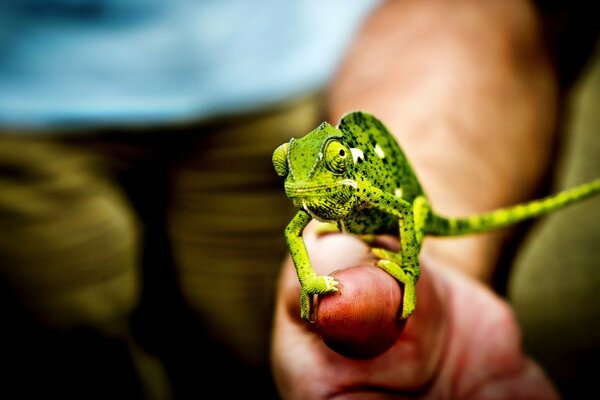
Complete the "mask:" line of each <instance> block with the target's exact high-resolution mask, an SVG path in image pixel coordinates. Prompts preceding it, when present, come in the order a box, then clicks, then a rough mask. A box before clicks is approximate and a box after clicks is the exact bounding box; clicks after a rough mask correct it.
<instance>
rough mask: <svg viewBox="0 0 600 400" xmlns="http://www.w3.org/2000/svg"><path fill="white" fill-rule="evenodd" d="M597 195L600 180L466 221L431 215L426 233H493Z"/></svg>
mask: <svg viewBox="0 0 600 400" xmlns="http://www.w3.org/2000/svg"><path fill="white" fill-rule="evenodd" d="M597 193H600V179H596V180H594V181H591V182H589V183H585V184H583V185H580V186H576V187H574V188H572V189H567V190H564V191H562V192H559V193H557V194H555V195H551V196H548V197H545V198H543V199H539V200H533V201H530V202H528V203H523V204H519V205H516V206H512V207H507V208H501V209H498V210H494V211H491V212H488V213H483V214H478V215H473V216H470V217H465V218H447V217H443V216H440V215H437V214H435V213H434V212H431V214H430V219H429V220H428V221H427V222H428V223H427V227H426V233H427V234H429V235H433V236H454V235H466V234H470V233H480V232H486V231H491V230H494V229H498V228H503V227H505V226H508V225H512V224H515V223H517V222H521V221H523V220H526V219H530V218H535V217H538V216H540V215H543V214H547V213H549V212H551V211H554V210H556V209H559V208H562V207H566V206H568V205H570V204H572V203H575V202H576V201H578V200H582V199H585V198H587V197H590V196H592V195H594V194H597Z"/></svg>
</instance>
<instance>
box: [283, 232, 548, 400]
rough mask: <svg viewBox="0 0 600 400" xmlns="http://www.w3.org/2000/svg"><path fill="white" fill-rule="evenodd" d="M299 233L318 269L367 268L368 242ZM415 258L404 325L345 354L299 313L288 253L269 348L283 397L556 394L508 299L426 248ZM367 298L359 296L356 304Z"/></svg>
mask: <svg viewBox="0 0 600 400" xmlns="http://www.w3.org/2000/svg"><path fill="white" fill-rule="evenodd" d="M305 240H306V244H307V247H308V249H309V253H310V254H311V257H312V259H313V264H314V267H315V269H316V271H317V273H319V274H323V273H331V272H332V271H334V270H339V269H346V268H349V267H353V266H360V267H358V268H356V273H354V274H346V275H344V278H345V280H344V281H342V282H341V283H342V285H347V286H350V285H353V284H354V285H356V284H359V283H358V282H357V280H360V279H361V272H360V271H361V270H362V271H363V272H366V271H367V270H368V269H369V268H373V267H369V266H368V265H369V264H371V265H373V261H372V256H371V255H370V253H369V252H368V248H367V246H366V245H365V244H364V243H363V242H362V241H360V240H358V239H356V238H353V237H349V236H346V235H338V234H334V235H327V236H323V237H318V238H317V237H316V236H315V235H312V234H310V233H307V234H306V235H305ZM422 261H423V262H422V264H423V265H422V274H421V278H420V280H419V282H418V284H417V309H416V311H415V313H414V314H413V315H412V316H411V317H410V318H409V319H408V321H407V322H406V326H405V328H404V331H403V332H402V334H401V335H400V336H399V338H398V339H397V340H396V341H395V342H394V343H393V345H392V346H391V347H390V348H389V349H388V350H387V351H385V352H384V353H383V354H381V355H379V356H376V357H374V358H371V359H352V358H348V357H345V356H343V355H341V354H338V353H336V352H335V351H333V350H332V349H331V348H329V347H328V346H327V345H326V344H325V343H324V342H323V340H322V338H321V337H320V336H319V331H322V329H315V325H313V324H309V323H307V322H305V321H303V320H301V319H300V316H299V315H300V314H299V306H298V302H299V292H300V287H299V284H298V281H297V278H296V274H295V271H294V268H293V265H292V263H291V261H289V260H288V261H287V262H286V264H285V267H284V270H283V273H282V276H281V280H280V284H279V292H278V298H277V308H276V314H275V326H274V336H273V347H272V362H273V370H274V376H275V381H276V384H277V386H278V389H279V391H280V394H281V395H282V397H283V398H285V399H304V398H306V399H325V398H360V399H365V398H419V399H440V398H452V399H505V398H506V399H508V398H510V399H522V398H527V399H544V400H546V399H555V398H558V395H557V393H556V392H555V389H554V388H553V386H552V384H551V383H550V382H549V381H548V379H547V378H546V376H545V375H544V373H543V372H542V371H541V369H540V368H539V367H538V366H537V365H536V364H535V363H534V362H532V361H531V360H530V359H528V358H527V357H526V356H525V355H524V354H523V352H522V350H521V347H520V337H519V335H520V334H519V330H518V327H517V323H516V321H515V320H514V317H513V315H512V313H511V311H510V309H509V307H508V305H507V304H505V303H504V302H503V301H502V300H501V299H500V298H498V297H497V296H495V295H494V294H493V293H492V292H491V291H490V290H489V289H488V288H487V287H485V286H484V285H483V284H481V283H479V282H478V281H476V280H474V279H471V278H468V277H467V276H466V275H464V274H462V273H461V272H456V271H454V270H453V269H452V268H445V267H443V266H433V265H430V264H429V263H428V259H427V255H426V252H424V254H423V257H422ZM379 276H380V277H381V278H378V279H375V280H374V281H373V283H372V286H373V287H371V288H369V290H370V291H372V292H373V293H376V292H377V291H378V290H380V289H381V287H383V286H385V285H388V284H389V281H388V280H393V278H392V277H390V276H388V275H387V274H381V275H379ZM340 280H341V279H340ZM394 282H395V281H394ZM343 296H344V293H343V288H342V294H341V297H343ZM375 306H376V305H367V309H365V310H364V312H368V307H375ZM387 306H388V307H395V309H393V310H390V313H389V314H390V315H395V314H396V312H397V309H396V308H397V307H398V306H399V303H397V304H395V305H394V304H392V303H389V304H387ZM328 307H331V304H329V305H328ZM330 311H331V310H328V312H330ZM344 312H347V310H341V311H340V318H343V313H344ZM329 323H331V322H329ZM321 328H323V327H321ZM325 328H327V327H325Z"/></svg>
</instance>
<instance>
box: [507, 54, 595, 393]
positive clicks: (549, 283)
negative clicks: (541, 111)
mask: <svg viewBox="0 0 600 400" xmlns="http://www.w3.org/2000/svg"><path fill="white" fill-rule="evenodd" d="M569 108H570V110H571V116H570V118H569V119H568V123H567V125H566V130H565V134H564V136H563V142H562V143H561V144H560V145H561V146H560V149H559V154H558V161H557V162H558V164H557V174H556V180H555V184H554V187H553V190H554V191H557V190H560V189H564V188H568V187H571V186H575V185H577V184H579V183H583V182H586V181H589V180H592V179H595V178H598V177H600V118H599V114H598V111H599V110H600V53H598V52H597V56H596V57H595V58H594V59H593V61H592V62H591V63H590V64H589V66H588V69H587V70H586V73H585V74H584V75H583V76H582V77H581V78H580V80H579V82H578V84H577V85H576V86H575V87H574V90H573V92H572V96H571V98H570V102H569ZM508 293H509V299H510V302H511V303H512V305H513V306H514V308H515V311H516V314H517V317H518V320H519V322H520V323H521V325H522V327H523V334H524V338H523V339H524V345H525V349H526V351H527V352H528V353H529V354H531V355H532V356H533V357H534V358H535V359H537V360H538V361H539V362H540V363H541V364H542V366H543V367H544V368H545V369H546V371H547V372H548V374H549V375H550V377H551V378H552V379H553V380H554V381H555V382H556V384H557V386H558V388H559V389H560V390H561V392H562V394H563V395H564V397H565V398H566V399H582V398H588V397H589V393H595V392H596V391H597V385H598V377H599V376H600V364H599V361H598V360H599V359H600V197H594V198H592V199H591V200H588V201H585V202H583V203H580V204H576V205H573V206H571V207H569V208H568V209H565V210H561V211H559V212H556V213H554V214H552V215H549V216H548V217H545V218H544V219H542V220H541V221H538V223H536V224H535V225H534V226H533V228H532V230H531V231H530V233H529V235H528V236H527V238H526V240H525V243H524V245H523V246H522V248H521V249H520V251H519V253H518V256H517V258H516V260H515V263H514V267H513V271H512V274H511V279H510V282H509V291H508Z"/></svg>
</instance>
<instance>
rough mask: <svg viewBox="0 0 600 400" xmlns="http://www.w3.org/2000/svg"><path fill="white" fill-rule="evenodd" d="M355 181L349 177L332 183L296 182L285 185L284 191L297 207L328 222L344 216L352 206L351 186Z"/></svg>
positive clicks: (354, 184)
mask: <svg viewBox="0 0 600 400" xmlns="http://www.w3.org/2000/svg"><path fill="white" fill-rule="evenodd" d="M354 187H356V182H355V181H351V180H349V179H346V180H340V181H337V182H335V183H334V184H326V185H323V184H311V185H306V184H302V183H300V184H298V183H289V184H286V185H285V191H286V194H287V196H288V198H290V200H292V202H293V203H294V205H295V206H296V208H298V209H303V210H304V211H306V212H307V213H308V214H310V215H311V216H312V217H313V218H315V219H317V220H319V221H322V222H330V221H337V220H338V219H339V218H341V217H343V216H345V215H346V214H347V213H348V211H349V208H351V207H352V204H353V202H352V201H351V199H352V188H354Z"/></svg>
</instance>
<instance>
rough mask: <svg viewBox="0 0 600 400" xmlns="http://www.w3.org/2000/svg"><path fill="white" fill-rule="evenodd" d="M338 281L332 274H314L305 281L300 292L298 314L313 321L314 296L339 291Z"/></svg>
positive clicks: (314, 310) (314, 311)
mask: <svg viewBox="0 0 600 400" xmlns="http://www.w3.org/2000/svg"><path fill="white" fill-rule="evenodd" d="M338 285H339V282H338V281H336V280H335V278H334V277H333V276H327V275H325V276H316V277H314V278H312V279H310V280H308V281H306V282H305V284H304V287H303V288H302V291H301V293H300V298H301V310H300V316H301V317H302V318H303V319H305V320H307V321H309V322H315V315H316V309H315V308H316V307H315V304H314V303H315V301H316V297H317V296H319V295H326V294H331V293H335V292H337V291H339V289H338Z"/></svg>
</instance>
